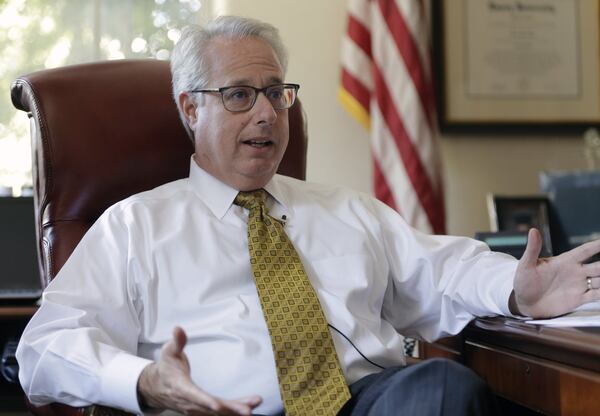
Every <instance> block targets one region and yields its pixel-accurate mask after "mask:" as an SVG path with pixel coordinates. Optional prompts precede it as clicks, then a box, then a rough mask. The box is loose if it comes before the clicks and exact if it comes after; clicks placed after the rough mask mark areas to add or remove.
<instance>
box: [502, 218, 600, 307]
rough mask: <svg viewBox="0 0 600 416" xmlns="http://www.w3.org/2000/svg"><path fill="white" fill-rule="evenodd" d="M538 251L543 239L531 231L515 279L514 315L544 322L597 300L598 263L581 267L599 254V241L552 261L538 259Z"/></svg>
mask: <svg viewBox="0 0 600 416" xmlns="http://www.w3.org/2000/svg"><path fill="white" fill-rule="evenodd" d="M541 250H542V237H541V235H540V232H539V231H538V230H536V229H535V228H533V229H531V230H529V236H528V239H527V247H526V249H525V253H524V254H523V257H521V260H519V265H518V267H517V272H516V275H515V281H514V301H515V304H513V306H516V308H517V309H518V310H513V312H514V313H519V314H522V315H526V316H531V317H534V318H547V317H553V316H557V315H562V314H565V313H567V312H571V311H572V310H573V309H575V308H576V307H578V306H580V305H582V304H584V303H588V302H592V301H595V300H600V262H595V263H589V264H585V263H584V262H585V261H586V260H588V259H589V258H590V257H592V256H593V255H594V254H596V253H598V252H600V240H596V241H591V242H589V243H586V244H583V245H581V246H579V247H576V248H574V249H572V250H570V251H568V252H566V253H563V254H561V255H559V256H555V257H549V258H539V256H540V252H541ZM588 278H591V279H588Z"/></svg>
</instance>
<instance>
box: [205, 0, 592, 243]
mask: <svg viewBox="0 0 600 416" xmlns="http://www.w3.org/2000/svg"><path fill="white" fill-rule="evenodd" d="M345 4H346V3H345V1H343V0H301V1H299V0H213V2H212V4H211V7H212V12H213V13H218V14H238V15H244V16H249V17H255V18H258V19H261V20H265V21H267V22H270V23H273V24H274V25H276V26H277V27H278V28H279V29H280V31H281V35H282V37H283V39H284V41H285V42H286V44H287V46H288V48H289V52H290V67H289V71H288V76H287V80H289V81H292V82H298V83H299V84H301V85H302V87H301V89H300V97H301V99H302V102H303V104H304V107H305V108H306V110H307V113H308V121H309V124H308V125H309V154H308V180H310V181H316V182H325V183H333V184H338V185H343V186H348V187H352V188H355V189H358V190H360V191H365V192H371V161H370V154H369V143H368V134H367V133H366V131H364V130H363V128H362V127H361V126H360V125H359V124H358V123H357V122H356V121H355V120H354V119H352V118H351V117H350V116H349V115H348V114H346V113H345V112H344V111H343V110H342V109H341V107H340V105H339V104H338V102H337V99H336V93H337V87H338V84H339V53H340V41H341V37H342V34H343V32H344V30H345V25H346V13H345ZM441 149H442V160H443V164H444V181H445V185H446V188H445V191H446V208H447V221H448V232H449V233H451V234H461V235H469V236H472V235H473V233H474V232H475V231H478V230H481V231H483V230H487V229H489V224H488V220H487V211H486V206H485V195H486V193H487V192H494V193H503V194H531V193H536V192H537V189H538V185H537V175H538V172H539V171H542V170H551V169H579V168H584V158H583V151H582V140H580V139H579V138H574V137H564V136H562V137H560V136H556V137H555V136H545V137H531V136H510V137H506V136H485V137H484V136H481V135H478V136H453V137H449V136H445V137H442V138H441Z"/></svg>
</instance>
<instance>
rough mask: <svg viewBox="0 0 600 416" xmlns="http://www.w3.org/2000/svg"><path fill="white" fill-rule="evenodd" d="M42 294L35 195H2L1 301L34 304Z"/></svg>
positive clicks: (7, 303)
mask: <svg viewBox="0 0 600 416" xmlns="http://www.w3.org/2000/svg"><path fill="white" fill-rule="evenodd" d="M41 294H42V284H41V281H40V273H39V267H38V257H37V250H36V236H35V220H34V212H33V197H18V198H14V197H0V305H11V304H15V303H21V304H26V303H29V304H33V303H34V302H35V301H36V300H37V299H38V298H39V297H40V296H41Z"/></svg>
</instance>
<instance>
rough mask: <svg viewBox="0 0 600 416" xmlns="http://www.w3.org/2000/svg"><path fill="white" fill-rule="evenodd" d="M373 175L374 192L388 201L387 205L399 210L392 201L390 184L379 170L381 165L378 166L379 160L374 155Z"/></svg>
mask: <svg viewBox="0 0 600 416" xmlns="http://www.w3.org/2000/svg"><path fill="white" fill-rule="evenodd" d="M373 176H374V180H375V187H376V189H375V193H376V194H377V195H380V197H381V199H382V200H385V201H390V202H389V203H388V205H389V206H390V207H391V208H392V209H394V210H396V211H398V212H400V210H399V209H398V207H397V206H396V204H395V203H394V195H393V194H392V190H391V189H390V186H389V185H388V183H387V180H386V179H385V175H384V174H383V172H382V171H381V167H380V166H379V160H378V159H377V158H376V157H374V158H373Z"/></svg>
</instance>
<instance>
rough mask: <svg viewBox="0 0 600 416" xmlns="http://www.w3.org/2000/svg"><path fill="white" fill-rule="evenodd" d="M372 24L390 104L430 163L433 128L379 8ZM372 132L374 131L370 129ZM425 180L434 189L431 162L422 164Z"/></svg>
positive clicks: (436, 182)
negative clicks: (389, 95) (390, 97)
mask: <svg viewBox="0 0 600 416" xmlns="http://www.w3.org/2000/svg"><path fill="white" fill-rule="evenodd" d="M372 19H373V23H374V24H375V25H376V26H377V27H380V28H381V30H379V31H378V32H377V34H375V35H374V36H373V39H374V46H373V55H374V61H375V62H377V63H378V64H380V72H381V73H382V76H383V78H384V79H385V83H386V85H387V86H388V88H389V89H390V94H391V96H392V98H393V101H394V105H395V107H396V110H397V112H398V114H399V115H400V117H401V118H402V121H403V124H404V127H405V129H406V132H407V135H408V137H409V138H410V139H411V141H412V142H413V143H414V145H415V148H416V150H417V152H418V154H419V157H420V159H421V160H422V161H428V162H431V161H433V160H435V159H436V157H437V154H436V151H435V142H434V141H433V140H432V136H433V131H432V126H431V125H430V124H429V122H428V120H427V118H426V116H425V113H426V110H425V108H423V107H422V106H421V101H420V99H419V96H418V92H417V89H416V86H415V85H414V83H413V82H412V78H411V77H410V75H409V73H408V69H407V67H406V65H405V62H404V60H403V58H402V56H401V55H400V53H399V51H398V49H397V48H396V46H395V43H394V42H393V41H391V40H390V36H391V35H390V33H389V31H388V30H387V25H386V23H385V22H384V17H383V16H382V15H381V10H380V9H379V8H377V9H376V11H375V12H374V13H373V15H372ZM373 134H376V133H375V132H373ZM425 169H426V170H427V173H428V177H429V180H430V181H432V184H433V187H434V188H435V189H438V188H439V186H438V181H437V174H436V166H435V164H434V163H426V164H425Z"/></svg>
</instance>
